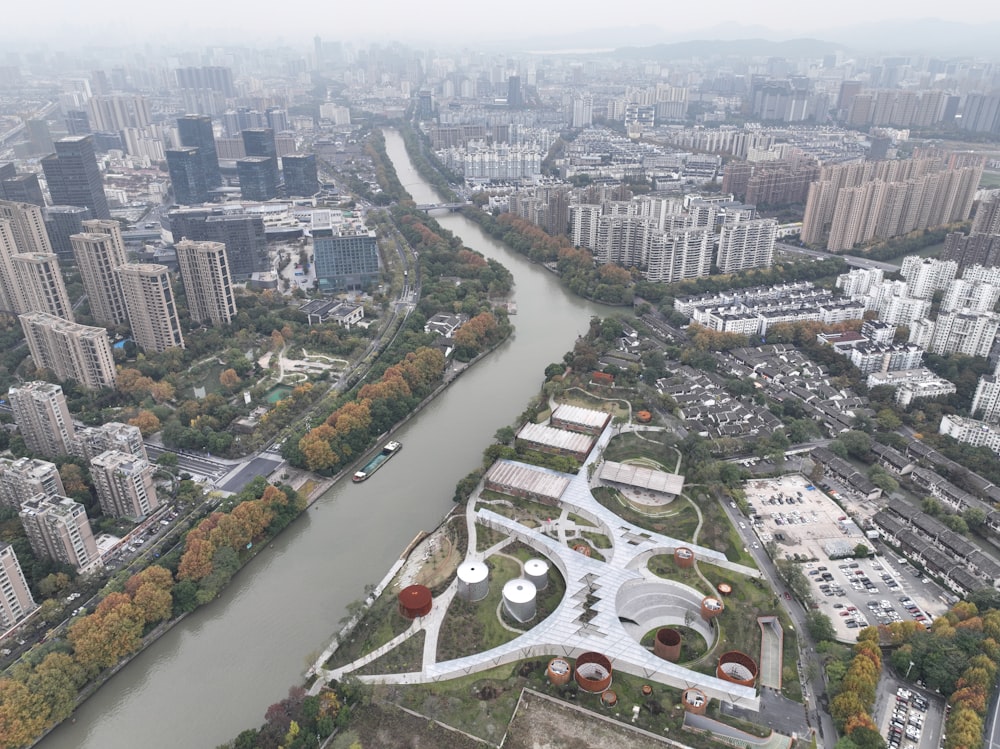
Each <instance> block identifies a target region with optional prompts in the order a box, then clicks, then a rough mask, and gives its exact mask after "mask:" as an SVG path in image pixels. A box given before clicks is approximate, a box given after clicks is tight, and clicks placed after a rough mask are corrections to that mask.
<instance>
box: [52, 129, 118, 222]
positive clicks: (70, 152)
mask: <svg viewBox="0 0 1000 749" xmlns="http://www.w3.org/2000/svg"><path fill="white" fill-rule="evenodd" d="M55 147H56V152H55V153H54V154H50V155H48V156H46V157H45V158H44V159H42V171H43V172H45V181H46V182H47V183H48V185H49V194H50V195H51V196H52V203H53V204H55V205H75V206H80V207H84V208H89V209H90V210H91V212H92V213H93V215H94V217H95V218H111V211H110V210H109V209H108V199H107V197H106V196H105V194H104V182H103V180H102V179H101V171H100V169H98V167H97V156H96V154H95V152H94V139H93V137H92V136H90V135H71V136H69V137H67V138H61V139H59V140H57V141H56V143H55Z"/></svg>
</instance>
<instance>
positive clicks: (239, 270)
mask: <svg viewBox="0 0 1000 749" xmlns="http://www.w3.org/2000/svg"><path fill="white" fill-rule="evenodd" d="M219 211H220V209H217V208H175V209H174V210H172V211H170V213H169V214H168V221H169V222H170V231H171V233H172V234H173V235H174V241H175V242H178V241H180V240H181V239H191V240H194V241H196V242H222V244H224V245H225V246H226V255H227V256H228V258H229V274H230V275H231V276H232V278H233V280H235V281H245V280H247V279H249V278H250V277H251V276H252V275H253V274H254V273H260V272H262V271H266V270H267V269H268V268H270V261H269V259H268V254H267V236H266V234H265V233H264V220H263V218H261V217H260V216H259V215H258V214H251V213H225V214H223V213H221V212H219Z"/></svg>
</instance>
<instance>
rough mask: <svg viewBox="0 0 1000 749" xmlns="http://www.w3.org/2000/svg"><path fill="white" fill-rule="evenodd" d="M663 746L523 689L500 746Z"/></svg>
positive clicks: (659, 748)
mask: <svg viewBox="0 0 1000 749" xmlns="http://www.w3.org/2000/svg"><path fill="white" fill-rule="evenodd" d="M623 746H627V747H628V748H629V749H663V748H664V747H665V746H668V745H667V744H666V743H665V742H663V741H658V740H657V739H654V738H652V737H650V736H646V735H644V734H642V733H639V732H637V731H634V730H632V729H630V728H629V727H628V726H623V725H622V724H620V723H618V724H614V723H607V722H605V721H603V720H601V719H600V718H599V717H598V716H595V715H593V714H592V713H590V712H588V711H586V710H576V709H574V708H572V707H570V706H566V705H561V704H558V703H554V702H550V701H548V700H546V699H544V698H541V697H537V696H534V695H533V694H531V693H530V692H525V693H524V694H523V695H522V696H521V704H520V705H519V706H518V709H517V712H516V713H515V714H514V719H513V720H512V721H511V723H510V727H509V728H508V729H507V741H506V743H504V749H569V748H570V747H572V749H621V747H623Z"/></svg>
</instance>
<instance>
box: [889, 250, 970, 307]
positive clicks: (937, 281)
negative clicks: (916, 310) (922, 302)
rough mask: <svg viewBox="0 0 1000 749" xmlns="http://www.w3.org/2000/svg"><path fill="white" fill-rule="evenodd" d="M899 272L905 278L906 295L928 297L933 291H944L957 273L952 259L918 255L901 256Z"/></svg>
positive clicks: (956, 264)
mask: <svg viewBox="0 0 1000 749" xmlns="http://www.w3.org/2000/svg"><path fill="white" fill-rule="evenodd" d="M899 272H900V274H901V275H902V276H903V278H905V279H906V288H907V292H908V296H912V297H915V298H917V299H930V298H931V297H932V296H934V292H935V291H944V290H945V289H947V288H948V284H950V283H951V282H952V281H954V280H955V276H956V275H958V263H956V262H955V261H954V260H932V259H930V258H923V257H920V256H918V255H910V256H909V257H906V258H903V265H902V267H901V268H900V269H899Z"/></svg>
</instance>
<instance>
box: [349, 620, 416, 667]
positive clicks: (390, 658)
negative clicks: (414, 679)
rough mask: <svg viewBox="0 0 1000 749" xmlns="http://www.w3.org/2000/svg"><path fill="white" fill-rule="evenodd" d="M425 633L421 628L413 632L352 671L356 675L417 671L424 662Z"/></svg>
mask: <svg viewBox="0 0 1000 749" xmlns="http://www.w3.org/2000/svg"><path fill="white" fill-rule="evenodd" d="M426 638H427V633H426V632H424V631H423V630H420V631H419V632H416V633H414V634H413V635H412V636H410V637H408V638H407V639H405V640H404V641H403V642H401V643H400V644H399V645H398V646H396V647H394V648H393V649H392V650H390V651H389V652H388V653H385V654H383V655H381V656H379V657H378V658H376V659H375V660H373V661H372V662H371V663H368V664H366V665H364V666H362V667H361V668H359V669H358V670H357V671H353V672H352V673H353V674H354V675H356V676H365V675H369V674H405V673H409V672H411V671H419V670H420V669H421V668H422V667H423V664H424V640H425V639H426Z"/></svg>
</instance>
